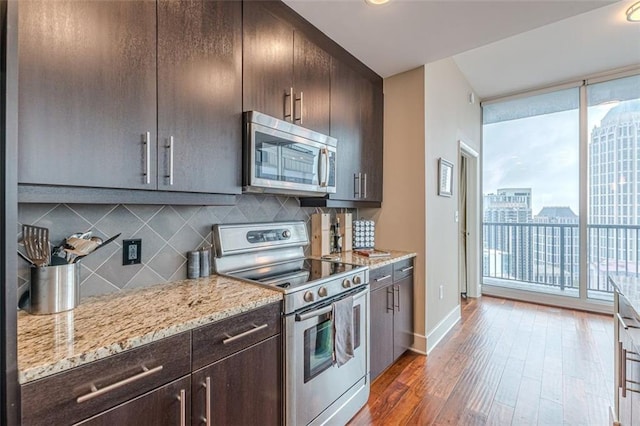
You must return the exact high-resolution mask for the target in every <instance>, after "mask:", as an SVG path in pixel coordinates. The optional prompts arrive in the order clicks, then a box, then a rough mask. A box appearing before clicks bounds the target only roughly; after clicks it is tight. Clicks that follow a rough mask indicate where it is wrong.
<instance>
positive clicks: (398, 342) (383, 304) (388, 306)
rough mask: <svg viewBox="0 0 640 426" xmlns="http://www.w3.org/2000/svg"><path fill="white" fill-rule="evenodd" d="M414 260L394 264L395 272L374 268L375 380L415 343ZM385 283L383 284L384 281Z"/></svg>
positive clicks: (372, 367)
mask: <svg viewBox="0 0 640 426" xmlns="http://www.w3.org/2000/svg"><path fill="white" fill-rule="evenodd" d="M412 270H413V261H412V260H409V261H404V262H398V263H396V264H394V265H393V280H392V279H391V277H392V275H391V274H387V272H390V269H386V270H384V271H382V270H381V271H379V272H378V271H376V270H374V271H371V273H370V281H371V286H372V291H371V299H370V301H371V313H370V335H371V355H370V358H369V359H370V361H369V362H370V376H371V380H373V379H375V378H376V377H378V376H379V375H380V373H382V372H383V371H384V370H386V369H387V368H388V367H389V366H390V365H391V364H393V363H394V361H395V360H397V359H398V358H399V357H400V355H402V354H403V353H404V352H405V351H406V350H407V349H409V348H410V347H411V345H412V344H413V273H412ZM381 283H383V284H381Z"/></svg>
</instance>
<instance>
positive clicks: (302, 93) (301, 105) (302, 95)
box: [291, 89, 304, 125]
mask: <svg viewBox="0 0 640 426" xmlns="http://www.w3.org/2000/svg"><path fill="white" fill-rule="evenodd" d="M291 90H293V89H291ZM295 99H296V101H300V109H299V110H300V116H299V117H296V115H295V114H293V121H294V122H296V121H297V122H298V123H299V124H300V125H302V112H303V108H304V92H300V97H296V98H295ZM294 112H295V111H294Z"/></svg>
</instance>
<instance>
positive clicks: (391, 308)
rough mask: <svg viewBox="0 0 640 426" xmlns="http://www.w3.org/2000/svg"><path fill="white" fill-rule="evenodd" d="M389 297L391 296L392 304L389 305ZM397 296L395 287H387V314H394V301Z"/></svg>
mask: <svg viewBox="0 0 640 426" xmlns="http://www.w3.org/2000/svg"><path fill="white" fill-rule="evenodd" d="M389 295H391V304H389ZM394 298H395V296H394V294H393V286H392V285H390V286H389V287H387V312H393V311H394V310H395V305H394V300H393V299H394Z"/></svg>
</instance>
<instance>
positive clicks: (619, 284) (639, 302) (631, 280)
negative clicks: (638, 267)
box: [609, 276, 640, 319]
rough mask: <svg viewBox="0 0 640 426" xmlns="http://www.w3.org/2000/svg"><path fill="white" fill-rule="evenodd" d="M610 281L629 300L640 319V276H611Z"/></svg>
mask: <svg viewBox="0 0 640 426" xmlns="http://www.w3.org/2000/svg"><path fill="white" fill-rule="evenodd" d="M609 282H610V283H611V284H612V285H613V286H614V287H615V288H616V290H617V291H618V293H620V294H622V295H623V296H624V297H625V299H627V301H629V304H630V305H631V307H632V308H633V309H634V310H635V314H636V317H637V318H639V319H640V277H631V276H629V277H623V276H609Z"/></svg>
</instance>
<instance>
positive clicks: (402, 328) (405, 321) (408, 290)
mask: <svg viewBox="0 0 640 426" xmlns="http://www.w3.org/2000/svg"><path fill="white" fill-rule="evenodd" d="M393 287H394V292H395V294H394V309H395V314H394V317H393V336H394V340H393V359H394V360H396V359H398V358H399V357H400V355H402V354H403V353H404V352H405V351H406V350H407V349H409V348H410V347H411V345H412V344H413V276H410V277H406V278H403V279H402V280H400V281H397V282H396V283H394V284H393Z"/></svg>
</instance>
